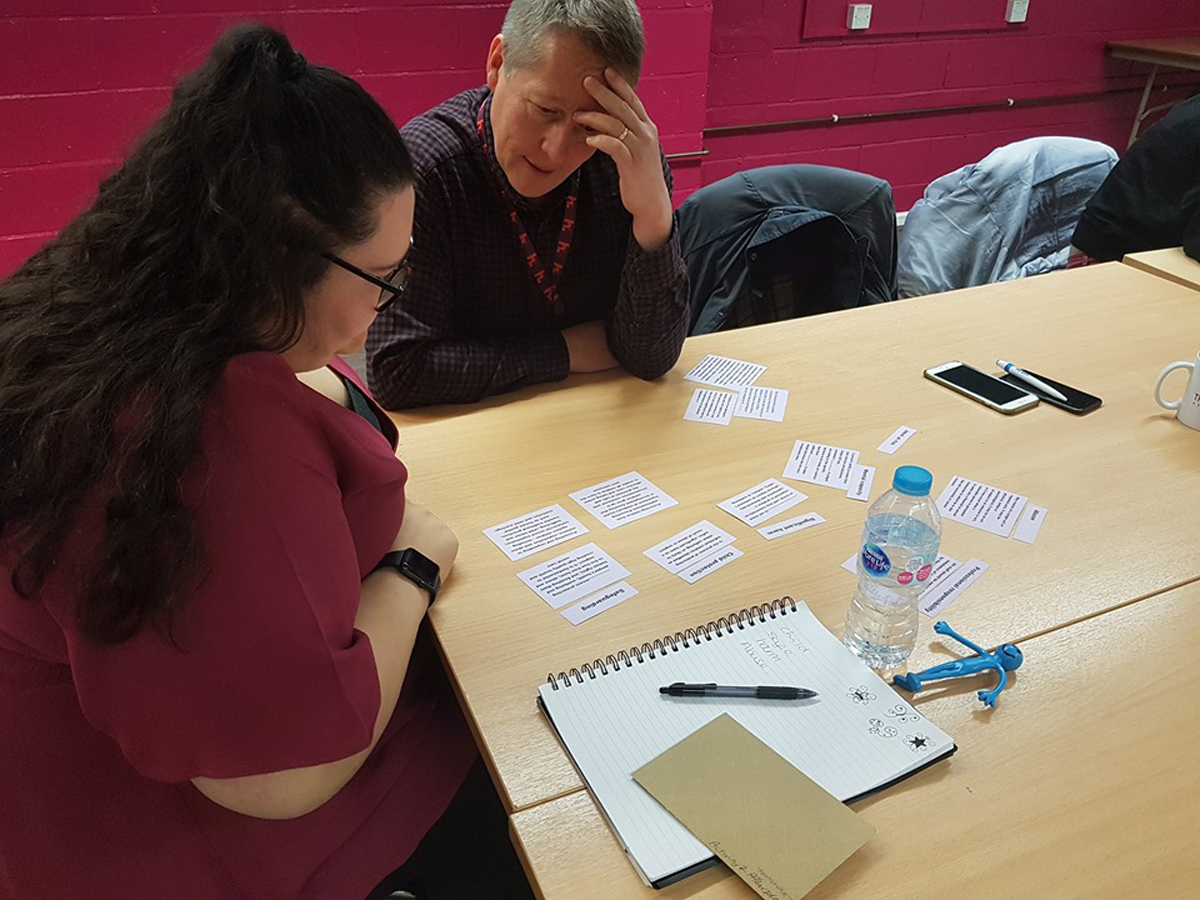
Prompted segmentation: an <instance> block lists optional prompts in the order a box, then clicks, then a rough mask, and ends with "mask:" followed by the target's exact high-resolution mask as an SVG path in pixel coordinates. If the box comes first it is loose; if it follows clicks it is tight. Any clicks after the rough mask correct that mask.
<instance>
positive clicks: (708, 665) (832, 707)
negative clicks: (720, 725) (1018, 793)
mask: <svg viewBox="0 0 1200 900" xmlns="http://www.w3.org/2000/svg"><path fill="white" fill-rule="evenodd" d="M785 609H786V613H785V614H782V615H780V614H777V615H776V617H775V618H766V619H765V621H761V622H760V621H759V620H758V619H748V620H745V621H744V622H743V626H742V627H741V628H736V627H735V628H734V629H732V631H731V632H724V633H722V634H720V635H719V636H715V637H714V636H711V635H710V636H708V637H701V638H700V639H699V640H698V641H693V642H691V643H690V645H689V646H687V647H684V646H682V645H681V644H680V645H677V649H676V650H673V651H672V650H669V649H668V650H666V651H665V652H660V653H656V654H655V658H654V659H651V658H649V656H644V657H643V658H644V660H645V661H644V662H641V663H638V662H636V661H634V662H631V663H630V664H629V665H627V666H623V667H622V668H620V669H619V670H614V669H612V668H611V667H610V668H609V672H608V674H607V675H601V674H599V673H597V674H596V676H595V677H594V678H590V677H588V675H587V674H584V675H583V681H582V683H580V682H578V681H576V680H574V679H572V680H571V681H569V682H568V683H565V684H564V682H563V681H562V680H561V679H560V680H559V681H558V688H557V690H556V689H555V687H554V686H553V685H549V684H548V685H544V686H543V687H542V688H541V689H540V692H539V693H540V698H541V702H542V706H543V710H544V711H545V713H546V715H547V716H548V717H549V719H550V721H551V723H552V724H553V726H554V728H555V730H556V731H557V732H558V734H559V737H560V739H561V740H562V742H563V744H564V745H565V746H566V748H567V750H568V751H569V752H570V754H571V756H572V757H573V758H574V760H575V764H576V766H577V767H578V768H579V770H580V773H581V774H582V775H583V778H584V780H585V781H586V782H587V785H588V787H589V788H590V790H591V792H592V794H593V796H594V797H595V798H596V800H597V802H598V803H599V805H600V806H601V808H602V810H603V812H604V814H605V816H606V817H607V818H608V820H609V823H610V824H611V825H612V827H613V829H614V830H615V831H616V833H617V836H618V838H619V839H620V841H621V843H622V844H623V845H624V846H625V849H626V850H627V852H628V853H629V855H630V857H631V858H632V859H633V861H634V863H635V865H636V867H637V868H638V869H639V870H640V872H641V874H642V876H643V877H644V878H645V879H646V880H647V881H649V882H650V883H654V882H656V881H660V880H662V879H665V878H669V877H670V876H671V875H674V874H675V873H677V872H680V871H682V870H684V869H686V868H688V867H690V866H694V865H696V864H697V863H700V862H703V861H704V860H707V859H709V858H710V857H711V856H712V854H711V852H710V851H709V850H708V848H707V847H705V846H704V845H703V844H701V843H700V842H699V841H697V840H696V839H695V838H694V837H692V835H691V833H690V832H688V831H687V829H685V828H684V827H683V826H682V825H680V824H679V822H678V821H677V820H676V819H675V818H674V817H673V816H672V815H671V814H670V813H669V812H667V811H666V810H665V809H663V808H662V807H661V806H659V804H658V803H657V802H656V801H655V800H654V798H653V797H651V796H650V795H649V794H648V793H646V791H644V790H643V789H642V787H641V786H640V785H639V784H638V783H637V782H636V781H634V780H633V777H632V775H631V773H632V772H633V771H634V770H635V769H638V768H640V767H641V766H642V765H644V764H645V763H647V762H649V761H650V760H651V759H653V758H654V757H656V756H658V755H659V754H660V753H662V752H663V751H664V750H666V749H667V748H668V747H670V746H672V745H674V744H676V743H677V742H679V741H680V740H682V739H683V738H685V737H687V736H688V735H689V734H691V733H692V732H693V731H695V730H696V729H697V728H700V727H701V726H702V725H704V724H706V723H707V722H709V721H710V720H712V719H715V718H716V717H717V716H719V715H721V713H724V712H728V713H729V714H730V715H732V716H733V717H734V718H735V719H737V721H738V722H740V723H741V724H742V725H743V726H745V727H746V728H747V729H748V730H749V731H751V732H753V733H754V734H755V735H756V736H757V737H758V738H759V739H760V740H762V741H764V742H765V743H766V744H768V745H769V746H770V747H772V748H773V749H774V750H775V751H776V752H777V753H779V754H780V755H781V756H783V757H784V758H785V759H787V760H788V761H789V762H790V763H792V764H793V765H794V766H796V767H797V768H798V769H800V770H801V771H802V772H804V774H805V775H807V776H808V777H809V778H811V779H812V780H813V781H815V782H816V783H817V784H819V785H820V786H821V787H823V788H824V789H825V790H827V791H828V792H829V793H831V794H833V795H834V796H835V797H837V798H838V799H840V800H850V799H853V798H855V797H858V796H860V795H862V794H864V793H867V792H869V791H871V790H874V789H875V788H878V787H881V786H883V785H886V784H888V783H890V782H892V781H895V780H897V779H898V778H901V777H903V776H904V775H905V774H908V773H910V772H912V771H915V770H916V769H919V768H921V767H922V766H924V765H926V764H928V763H929V762H931V761H933V760H936V759H938V758H939V757H941V756H945V755H947V754H949V753H951V752H953V750H954V742H953V741H952V740H951V739H950V737H949V736H948V735H947V734H946V733H945V732H943V731H942V730H941V729H939V728H937V727H936V726H934V725H933V724H932V723H931V722H929V721H927V720H926V719H925V718H924V717H923V716H921V715H920V714H919V713H918V712H916V710H914V709H913V708H912V706H910V705H909V704H908V703H906V702H904V700H903V699H902V698H901V697H900V696H899V695H898V694H897V693H896V692H895V691H894V690H893V689H892V688H891V687H889V686H888V685H887V684H885V683H884V682H883V680H882V679H881V678H879V676H877V675H876V674H875V673H874V672H872V671H871V670H870V669H868V668H867V667H866V666H865V665H864V664H863V663H862V662H860V661H859V660H858V659H857V658H856V657H855V656H854V655H853V654H852V653H850V651H849V650H847V649H846V648H845V647H843V646H842V643H841V641H840V640H838V639H837V638H835V637H834V636H833V635H832V634H830V633H829V632H828V631H827V630H826V629H825V627H824V626H823V625H821V623H820V622H818V621H817V619H816V617H815V616H813V614H812V612H811V611H809V609H808V607H807V606H805V605H804V604H803V603H798V604H796V606H795V607H792V606H787V607H785ZM673 681H687V682H716V683H718V684H747V685H754V684H778V685H793V686H798V687H807V688H812V689H813V690H816V691H817V692H818V693H819V694H820V697H819V699H816V700H756V699H742V698H714V697H704V698H696V697H670V696H667V695H664V694H660V693H659V691H658V689H659V687H660V686H662V685H667V684H670V683H671V682H673Z"/></svg>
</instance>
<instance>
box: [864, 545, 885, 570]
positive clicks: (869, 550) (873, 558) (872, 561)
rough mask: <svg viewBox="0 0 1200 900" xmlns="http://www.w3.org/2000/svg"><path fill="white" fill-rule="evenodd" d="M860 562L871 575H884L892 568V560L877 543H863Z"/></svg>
mask: <svg viewBox="0 0 1200 900" xmlns="http://www.w3.org/2000/svg"><path fill="white" fill-rule="evenodd" d="M862 564H863V568H864V569H866V570H867V571H868V572H870V573H871V574H873V575H886V574H887V573H888V572H889V571H891V568H892V561H891V560H890V559H888V556H887V554H886V553H884V552H883V548H882V547H880V546H879V545H878V544H863V548H862Z"/></svg>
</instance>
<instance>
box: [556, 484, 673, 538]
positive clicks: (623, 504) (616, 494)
mask: <svg viewBox="0 0 1200 900" xmlns="http://www.w3.org/2000/svg"><path fill="white" fill-rule="evenodd" d="M571 498H572V499H573V500H574V501H575V502H576V503H578V504H579V505H580V506H582V507H583V508H584V509H586V510H587V511H588V512H590V513H591V514H592V515H593V516H595V517H596V518H597V519H599V520H600V522H601V523H602V524H604V525H606V526H608V527H609V528H618V527H620V526H621V525H625V524H627V523H629V522H633V521H635V520H636V519H641V518H643V517H645V516H648V515H650V514H652V513H656V512H658V511H659V510H660V509H666V508H667V507H669V506H674V505H675V504H676V503H677V502H678V501H677V500H675V498H673V497H669V496H667V494H665V493H664V492H663V491H661V490H659V489H658V488H657V487H655V486H654V485H653V484H651V483H650V482H649V481H647V480H646V479H645V478H643V477H642V476H641V475H639V474H638V473H637V472H626V473H625V474H624V475H619V476H617V477H616V478H610V479H609V480H608V481H602V482H600V483H599V484H593V485H592V486H591V487H586V488H584V489H583V490H579V491H573V492H572V493H571ZM586 530H587V529H586V528H585V529H584V531H586Z"/></svg>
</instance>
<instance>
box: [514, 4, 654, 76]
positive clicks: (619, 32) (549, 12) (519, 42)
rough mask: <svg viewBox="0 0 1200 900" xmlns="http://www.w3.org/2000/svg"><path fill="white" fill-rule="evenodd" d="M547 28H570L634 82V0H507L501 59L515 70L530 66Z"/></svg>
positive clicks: (640, 41) (638, 24) (638, 66)
mask: <svg viewBox="0 0 1200 900" xmlns="http://www.w3.org/2000/svg"><path fill="white" fill-rule="evenodd" d="M551 31H566V32H570V33H571V34H572V35H574V36H575V37H576V38H578V39H579V40H580V41H581V42H582V43H583V45H584V46H585V47H587V48H588V49H589V50H591V51H592V52H593V53H594V54H596V56H598V57H600V59H602V60H603V61H604V62H605V63H606V64H607V65H610V66H612V67H613V68H614V69H616V70H617V71H618V72H620V73H621V74H622V75H623V76H624V77H625V78H627V79H629V81H630V82H631V83H632V84H635V85H636V84H637V80H638V76H639V75H641V71H642V55H643V54H644V53H645V52H646V38H645V35H644V33H643V32H642V16H641V13H639V12H638V8H637V4H636V3H635V2H634V0H513V2H512V4H511V5H510V6H509V7H508V13H507V14H506V15H505V16H504V26H503V28H502V29H501V31H500V33H501V35H503V37H504V61H505V62H506V63H507V64H509V65H510V66H512V67H513V68H516V69H523V68H527V67H529V66H536V65H537V63H538V57H539V54H540V53H541V49H542V40H543V38H545V36H546V34H547V33H548V32H551Z"/></svg>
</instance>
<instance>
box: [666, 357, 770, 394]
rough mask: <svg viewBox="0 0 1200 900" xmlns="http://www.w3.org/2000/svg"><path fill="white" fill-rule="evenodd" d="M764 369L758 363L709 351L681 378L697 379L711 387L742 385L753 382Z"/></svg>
mask: <svg viewBox="0 0 1200 900" xmlns="http://www.w3.org/2000/svg"><path fill="white" fill-rule="evenodd" d="M765 371H767V367H766V366H764V365H760V364H759V363H751V362H745V361H743V360H740V359H730V358H729V357H728V356H717V355H716V354H715V353H710V354H709V355H708V356H706V357H704V359H702V360H700V362H698V363H696V365H695V366H693V367H692V370H691V371H690V372H688V373H687V374H686V375H684V376H683V378H684V381H698V382H700V383H701V384H711V385H712V386H713V387H743V386H744V385H748V384H754V382H755V381H757V380H758V376H759V375H761V374H762V373H763V372H765Z"/></svg>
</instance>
